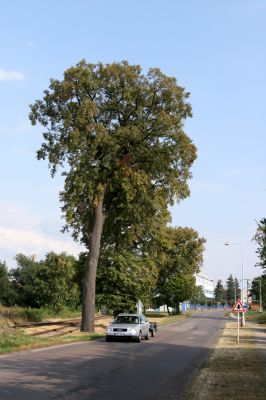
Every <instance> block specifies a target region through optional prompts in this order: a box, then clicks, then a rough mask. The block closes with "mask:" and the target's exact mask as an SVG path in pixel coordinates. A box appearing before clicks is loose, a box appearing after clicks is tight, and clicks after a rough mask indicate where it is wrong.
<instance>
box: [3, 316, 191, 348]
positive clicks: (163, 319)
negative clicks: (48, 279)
mask: <svg viewBox="0 0 266 400" xmlns="http://www.w3.org/2000/svg"><path fill="white" fill-rule="evenodd" d="M13 311H14V310H13ZM15 311H16V314H15V318H18V315H19V316H21V312H20V310H15ZM5 316H6V317H9V318H8V319H7V318H6V317H5V318H4V317H3V316H2V317H1V316H0V354H4V353H10V352H14V351H21V350H29V349H36V348H42V347H49V346H54V345H59V344H68V343H75V342H81V341H90V340H95V339H99V338H103V337H104V336H105V328H106V326H107V325H108V323H109V321H110V319H112V317H110V316H106V317H102V319H101V320H100V321H97V322H96V324H95V331H96V333H95V334H88V333H86V332H84V333H83V332H79V328H77V330H76V331H75V332H73V333H71V334H66V335H64V336H54V337H39V336H32V335H31V334H30V333H32V329H31V328H30V329H26V328H23V331H22V330H20V329H19V328H11V327H10V326H11V325H14V321H12V320H11V317H12V316H11V312H10V313H9V314H8V315H7V314H5ZM186 317H187V316H186V315H171V316H168V315H167V314H165V315H161V316H160V315H159V314H158V313H157V314H156V315H149V320H150V321H155V322H157V324H158V326H162V325H167V324H170V323H174V322H177V321H180V320H182V319H184V318H186ZM16 320H17V319H16ZM38 329H39V330H41V329H43V327H41V328H38V327H36V328H34V332H36V331H37V330H38ZM27 332H28V333H27Z"/></svg>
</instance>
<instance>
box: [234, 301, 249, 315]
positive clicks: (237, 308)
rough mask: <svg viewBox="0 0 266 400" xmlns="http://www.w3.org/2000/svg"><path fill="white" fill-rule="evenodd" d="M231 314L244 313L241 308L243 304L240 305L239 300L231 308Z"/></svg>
mask: <svg viewBox="0 0 266 400" xmlns="http://www.w3.org/2000/svg"><path fill="white" fill-rule="evenodd" d="M232 311H233V312H246V310H245V308H244V307H243V304H242V303H241V301H240V299H238V300H237V301H236V303H235V305H234V307H233V308H232Z"/></svg>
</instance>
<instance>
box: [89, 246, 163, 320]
mask: <svg viewBox="0 0 266 400" xmlns="http://www.w3.org/2000/svg"><path fill="white" fill-rule="evenodd" d="M157 275H158V270H157V268H156V266H155V263H154V262H153V261H152V259H151V258H149V257H148V256H145V255H137V254H134V253H133V252H129V251H126V250H125V251H120V252H119V253H117V252H115V251H113V250H111V249H109V250H108V251H104V252H103V254H102V257H101V260H100V265H99V268H98V275H97V296H96V301H97V306H98V307H99V308H102V307H104V308H106V309H108V310H111V311H112V312H113V313H114V314H118V313H119V312H123V311H132V312H135V311H136V308H135V305H136V303H137V301H138V299H141V301H142V302H143V304H144V307H145V308H148V307H149V306H150V305H151V302H152V297H153V295H154V290H155V285H156V281H157Z"/></svg>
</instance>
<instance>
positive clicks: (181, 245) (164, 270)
mask: <svg viewBox="0 0 266 400" xmlns="http://www.w3.org/2000/svg"><path fill="white" fill-rule="evenodd" d="M205 242H206V240H205V239H204V238H201V237H199V234H198V232H197V231H195V230H194V229H192V228H182V227H165V228H164V229H162V234H161V239H160V242H158V245H157V247H158V250H157V254H156V257H157V263H158V268H159V278H158V284H157V297H156V301H157V305H163V304H166V305H167V306H168V307H174V308H176V311H177V312H179V303H181V302H183V301H185V300H189V299H190V298H191V297H192V295H193V291H194V289H195V277H194V275H195V274H196V273H198V272H199V270H200V267H201V265H202V260H203V251H204V244H205Z"/></svg>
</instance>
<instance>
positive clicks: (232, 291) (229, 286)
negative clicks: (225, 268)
mask: <svg viewBox="0 0 266 400" xmlns="http://www.w3.org/2000/svg"><path fill="white" fill-rule="evenodd" d="M240 294H241V291H240V288H239V282H238V280H237V278H233V276H232V274H231V275H230V276H229V277H228V279H227V281H226V301H227V303H228V304H229V305H230V306H233V305H234V304H235V301H236V300H237V299H239V298H240Z"/></svg>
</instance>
